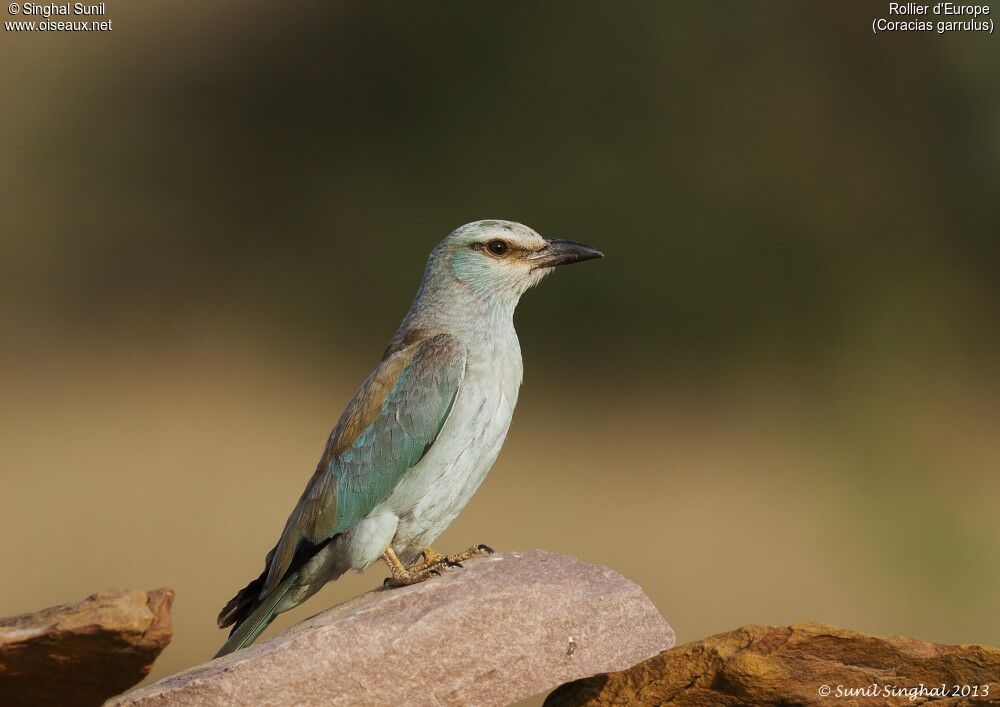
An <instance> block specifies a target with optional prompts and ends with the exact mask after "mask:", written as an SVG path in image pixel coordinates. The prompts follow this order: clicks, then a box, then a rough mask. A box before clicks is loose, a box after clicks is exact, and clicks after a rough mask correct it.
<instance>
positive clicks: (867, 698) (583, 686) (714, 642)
mask: <svg viewBox="0 0 1000 707" xmlns="http://www.w3.org/2000/svg"><path fill="white" fill-rule="evenodd" d="M942 684H944V686H945V691H946V692H947V693H948V694H949V695H951V694H952V688H953V687H954V686H958V688H959V691H958V693H957V696H955V699H945V700H942V701H940V702H938V701H935V704H941V705H946V704H970V705H971V704H984V703H985V702H987V701H989V700H988V699H987V700H984V699H983V692H984V690H986V691H988V692H989V695H988V696H987V697H988V698H992V699H993V700H997V699H1000V649H998V648H991V647H989V646H978V645H965V646H954V645H943V644H936V643H927V642H926V641H918V640H916V639H913V638H876V637H874V636H868V635H866V634H863V633H858V632H857V631H849V630H846V629H840V628H834V627H832V626H827V625H825V624H820V623H803V624H793V625H792V626H786V627H781V628H776V627H774V626H744V627H743V628H739V629H736V630H735V631H730V632H729V633H720V634H718V635H716V636H712V637H710V638H706V639H705V640H703V641H696V642H694V643H687V644H684V645H683V646H678V647H677V648H674V649H673V650H668V651H665V652H663V653H660V654H659V655H658V656H655V657H653V658H650V659H649V660H646V661H644V662H642V663H639V664H638V665H636V666H634V667H632V668H629V669H628V670H625V671H622V672H617V673H610V674H607V675H597V676H594V677H590V678H585V679H583V680H578V681H576V682H572V683H569V684H567V685H563V686H562V687H560V688H559V689H557V690H556V691H555V692H553V693H552V694H551V695H549V697H548V699H546V700H545V705H546V707H568V706H570V705H573V706H577V705H588V706H589V707H598V706H602V705H622V704H628V705H748V704H803V705H805V704H820V703H825V704H850V705H911V704H921V703H923V702H925V701H928V700H931V699H935V698H939V697H940V695H939V694H938V695H935V693H934V692H930V691H931V690H932V689H933V688H937V690H938V691H940V690H941V686H942ZM921 685H923V687H924V690H925V692H924V693H923V695H922V696H921V695H920V693H919V692H916V693H893V692H886V690H887V689H889V690H891V689H892V688H893V687H896V688H899V689H909V690H919V688H920V686H921ZM824 686H825V688H824ZM838 686H839V687H840V688H841V689H842V690H847V689H850V688H855V689H857V690H861V691H862V692H855V693H854V694H845V693H841V694H840V695H839V696H838V693H837V689H838ZM962 686H968V689H969V691H971V690H972V689H973V688H977V690H978V694H979V696H980V697H979V698H978V699H974V698H973V697H972V696H971V695H969V694H968V693H966V695H968V699H966V700H963V699H961V696H962ZM984 686H985V687H984ZM827 688H828V689H829V690H830V693H829V696H828V697H826V698H824V697H823V696H822V695H821V689H824V690H825V689H827ZM871 693H875V694H871ZM910 694H916V698H915V699H913V700H911V699H910Z"/></svg>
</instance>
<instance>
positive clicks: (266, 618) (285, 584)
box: [215, 572, 299, 658]
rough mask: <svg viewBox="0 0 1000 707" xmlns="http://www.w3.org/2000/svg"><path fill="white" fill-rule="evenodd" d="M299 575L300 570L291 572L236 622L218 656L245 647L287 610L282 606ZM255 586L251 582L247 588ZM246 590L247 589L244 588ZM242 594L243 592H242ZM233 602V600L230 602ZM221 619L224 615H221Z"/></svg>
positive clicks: (216, 655)
mask: <svg viewBox="0 0 1000 707" xmlns="http://www.w3.org/2000/svg"><path fill="white" fill-rule="evenodd" d="M298 577H299V573H298V572H291V573H289V574H288V575H287V576H286V577H285V578H284V579H283V580H282V581H281V584H279V585H278V586H277V587H275V588H274V591H273V592H270V593H269V594H268V595H267V596H266V597H264V598H263V599H261V600H259V602H260V603H258V604H257V605H256V606H255V607H254V608H253V609H252V610H251V611H250V612H249V613H248V614H247V616H246V618H244V619H243V620H242V621H240V622H239V623H237V624H236V626H235V627H234V628H233V632H232V633H230V634H229V638H228V639H227V640H226V642H225V643H224V644H223V645H222V648H220V649H219V652H218V653H216V654H215V657H216V658H220V657H222V656H224V655H226V654H228V653H232V652H233V651H236V650H239V649H240V648H244V647H245V646H248V645H250V644H251V643H253V642H254V640H256V638H257V636H259V635H260V634H261V633H262V632H263V631H264V629H266V628H267V626H268V624H270V623H271V622H272V621H274V617H275V616H277V615H278V614H280V613H281V612H282V611H285V610H286V609H287V608H288V607H286V606H281V604H283V603H284V602H285V599H286V598H287V596H288V594H290V593H291V591H292V589H293V588H294V586H295V580H297V579H298ZM252 586H253V583H251V585H250V586H248V587H247V589H250V588H251V587H252ZM244 591H246V590H244ZM241 594H242V592H241ZM239 597H240V595H237V596H236V598H234V599H233V601H234V602H235V601H237V600H238V599H239ZM230 603H232V602H230ZM225 611H226V610H225V609H223V615H224V614H225ZM220 619H222V616H221V615H220Z"/></svg>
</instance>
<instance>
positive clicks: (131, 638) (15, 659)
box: [0, 589, 174, 706]
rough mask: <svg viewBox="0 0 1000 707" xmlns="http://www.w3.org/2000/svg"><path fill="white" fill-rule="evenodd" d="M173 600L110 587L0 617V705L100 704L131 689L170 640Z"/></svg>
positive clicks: (168, 593) (162, 593) (169, 595)
mask: <svg viewBox="0 0 1000 707" xmlns="http://www.w3.org/2000/svg"><path fill="white" fill-rule="evenodd" d="M173 598H174V592H173V590H172V589H157V590H155V591H151V592H141V591H132V590H112V591H108V592H101V593H100V594H94V595H93V596H91V597H88V598H86V599H84V600H83V601H81V602H78V603H76V604H66V605H63V606H55V607H52V608H49V609H43V610H41V611H37V612H35V613H32V614H22V615H21V616H13V617H11V618H7V619H0V704H3V705H5V706H11V705H99V704H101V703H102V702H104V700H106V699H107V698H109V697H111V696H113V695H117V694H119V693H121V692H122V691H123V690H127V689H128V688H130V687H132V686H133V685H135V684H136V683H137V682H139V681H140V680H142V679H143V678H144V677H146V675H147V674H148V673H149V669H150V668H151V667H152V665H153V661H154V660H156V657H157V656H158V655H159V654H160V651H162V650H163V649H164V648H165V647H166V646H167V644H168V643H170V638H171V635H172V630H171V625H170V606H171V603H172V602H173Z"/></svg>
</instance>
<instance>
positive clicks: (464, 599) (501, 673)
mask: <svg viewBox="0 0 1000 707" xmlns="http://www.w3.org/2000/svg"><path fill="white" fill-rule="evenodd" d="M221 640H222V636H221V634H220V642H221ZM673 642H674V634H673V631H672V630H671V629H670V626H668V625H667V622H666V621H664V619H663V617H662V616H660V614H659V612H657V610H656V608H655V607H654V606H653V605H652V603H651V602H650V601H649V599H647V598H646V596H645V595H644V594H643V593H642V590H641V589H640V588H639V587H638V586H636V585H635V584H633V583H632V582H630V581H628V580H626V579H625V578H623V577H622V576H621V575H619V574H617V573H615V572H613V571H611V570H609V569H607V568H604V567H597V566H594V565H588V564H584V563H583V562H580V561H579V560H576V559H574V558H572V557H567V556H564V555H556V554H553V553H549V552H542V551H539V550H532V551H528V552H523V553H507V554H503V555H492V556H490V557H487V558H481V559H476V560H472V561H470V562H467V563H465V567H464V568H461V569H458V568H456V569H452V570H449V571H448V572H446V573H445V574H444V575H443V576H441V577H435V578H432V579H430V580H428V581H426V582H423V583H421V584H417V585H414V586H411V587H404V588H401V589H390V590H376V591H373V592H369V593H367V594H364V595H362V596H359V597H356V598H355V599H352V600H350V601H348V602H346V603H344V604H341V605H339V606H335V607H333V608H332V609H329V610H327V611H325V612H323V613H321V614H318V615H317V616H314V617H312V618H311V619H308V620H306V621H303V622H302V623H300V624H298V625H296V626H294V627H292V628H291V629H289V630H287V631H285V632H284V633H281V634H279V635H278V636H276V637H274V638H272V639H270V640H268V641H265V642H262V643H258V644H256V645H253V646H250V647H248V648H246V649H244V650H241V651H237V652H235V653H232V654H230V655H227V656H224V657H222V658H219V659H217V660H213V661H211V662H210V663H206V664H204V665H201V666H199V667H195V668H192V669H189V670H186V671H184V672H181V673H178V674H176V675H173V676H170V677H167V678H165V679H163V680H161V681H159V682H157V683H155V684H153V685H150V686H148V687H145V688H142V689H139V690H136V691H134V692H132V693H130V694H128V695H123V696H122V697H120V698H118V699H116V700H114V701H113V704H115V705H249V704H252V705H292V704H295V705H310V704H314V705H320V704H322V705H364V704H371V705H396V704H406V705H421V704H435V705H441V704H446V705H469V704H475V705H502V704H509V703H510V702H513V701H516V700H519V699H522V698H525V697H529V696H531V695H535V694H538V693H540V692H544V691H545V690H548V689H551V688H552V687H553V686H554V685H559V684H561V683H563V682H566V681H567V680H573V679H576V678H579V677H583V676H586V675H593V674H595V673H598V672H605V671H608V670H622V669H624V668H626V667H628V666H630V665H634V664H635V663H637V662H639V661H641V660H644V659H646V658H648V657H650V656H652V655H656V654H657V653H659V652H660V651H662V650H664V649H665V648H669V647H670V646H672V645H673Z"/></svg>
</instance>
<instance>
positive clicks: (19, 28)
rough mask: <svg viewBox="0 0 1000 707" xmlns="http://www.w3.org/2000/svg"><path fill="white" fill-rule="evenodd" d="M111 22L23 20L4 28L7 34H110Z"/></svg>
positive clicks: (6, 24) (9, 23) (8, 23)
mask: <svg viewBox="0 0 1000 707" xmlns="http://www.w3.org/2000/svg"><path fill="white" fill-rule="evenodd" d="M111 22H112V20H103V21H101V22H94V21H93V20H82V21H80V22H75V21H58V22H57V21H51V22H50V21H45V22H25V21H23V20H22V21H17V22H14V21H11V22H4V23H3V28H4V30H6V31H7V32H110V31H111Z"/></svg>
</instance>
